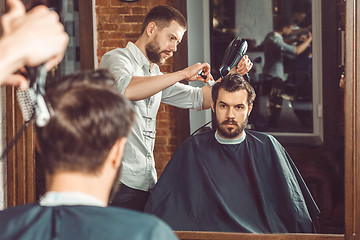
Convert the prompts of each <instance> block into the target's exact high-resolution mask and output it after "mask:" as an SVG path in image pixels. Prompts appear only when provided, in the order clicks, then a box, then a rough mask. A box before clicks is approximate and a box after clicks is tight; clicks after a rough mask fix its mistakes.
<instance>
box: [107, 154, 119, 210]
mask: <svg viewBox="0 0 360 240" xmlns="http://www.w3.org/2000/svg"><path fill="white" fill-rule="evenodd" d="M121 169H122V159H121V163H120V166H119V168H118V170H117V171H116V174H115V178H114V181H113V184H112V187H111V191H110V194H109V204H110V203H111V202H112V201H113V199H114V197H115V195H116V193H117V192H118V190H119V186H120V182H119V181H120V176H121Z"/></svg>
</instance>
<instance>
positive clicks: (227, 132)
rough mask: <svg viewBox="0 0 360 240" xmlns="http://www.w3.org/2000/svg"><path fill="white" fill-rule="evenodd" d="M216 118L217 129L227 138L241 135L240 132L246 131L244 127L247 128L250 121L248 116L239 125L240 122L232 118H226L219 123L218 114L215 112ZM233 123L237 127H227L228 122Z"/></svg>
mask: <svg viewBox="0 0 360 240" xmlns="http://www.w3.org/2000/svg"><path fill="white" fill-rule="evenodd" d="M215 119H216V126H217V130H218V131H219V133H220V135H221V136H224V137H226V138H230V139H231V138H237V137H239V136H240V134H241V133H242V132H243V131H244V129H245V128H246V125H247V123H248V117H246V119H245V121H244V122H243V123H242V124H241V125H239V123H238V122H236V121H234V120H231V119H226V120H225V121H223V122H221V123H219V121H218V119H217V117H216V114H215ZM229 123H230V124H233V125H235V126H236V127H235V128H234V127H231V128H230V127H227V126H226V124H229Z"/></svg>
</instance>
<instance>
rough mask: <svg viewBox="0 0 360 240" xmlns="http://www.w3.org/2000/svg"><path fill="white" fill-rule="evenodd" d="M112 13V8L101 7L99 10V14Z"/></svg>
mask: <svg viewBox="0 0 360 240" xmlns="http://www.w3.org/2000/svg"><path fill="white" fill-rule="evenodd" d="M109 13H111V8H108V7H100V8H99V14H100V15H101V14H109Z"/></svg>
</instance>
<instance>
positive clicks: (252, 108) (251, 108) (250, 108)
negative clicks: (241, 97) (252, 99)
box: [248, 104, 254, 117]
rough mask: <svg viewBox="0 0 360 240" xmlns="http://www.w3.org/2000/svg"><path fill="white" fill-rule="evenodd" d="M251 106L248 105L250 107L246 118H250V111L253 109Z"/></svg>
mask: <svg viewBox="0 0 360 240" xmlns="http://www.w3.org/2000/svg"><path fill="white" fill-rule="evenodd" d="M253 106H254V105H253V104H250V106H249V111H248V117H249V116H250V113H251V111H252V109H253Z"/></svg>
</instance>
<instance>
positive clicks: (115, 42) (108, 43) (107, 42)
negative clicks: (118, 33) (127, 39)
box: [103, 40, 123, 47]
mask: <svg viewBox="0 0 360 240" xmlns="http://www.w3.org/2000/svg"><path fill="white" fill-rule="evenodd" d="M122 42H123V41H122V40H104V41H103V46H104V47H118V46H120V45H121V44H122Z"/></svg>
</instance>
